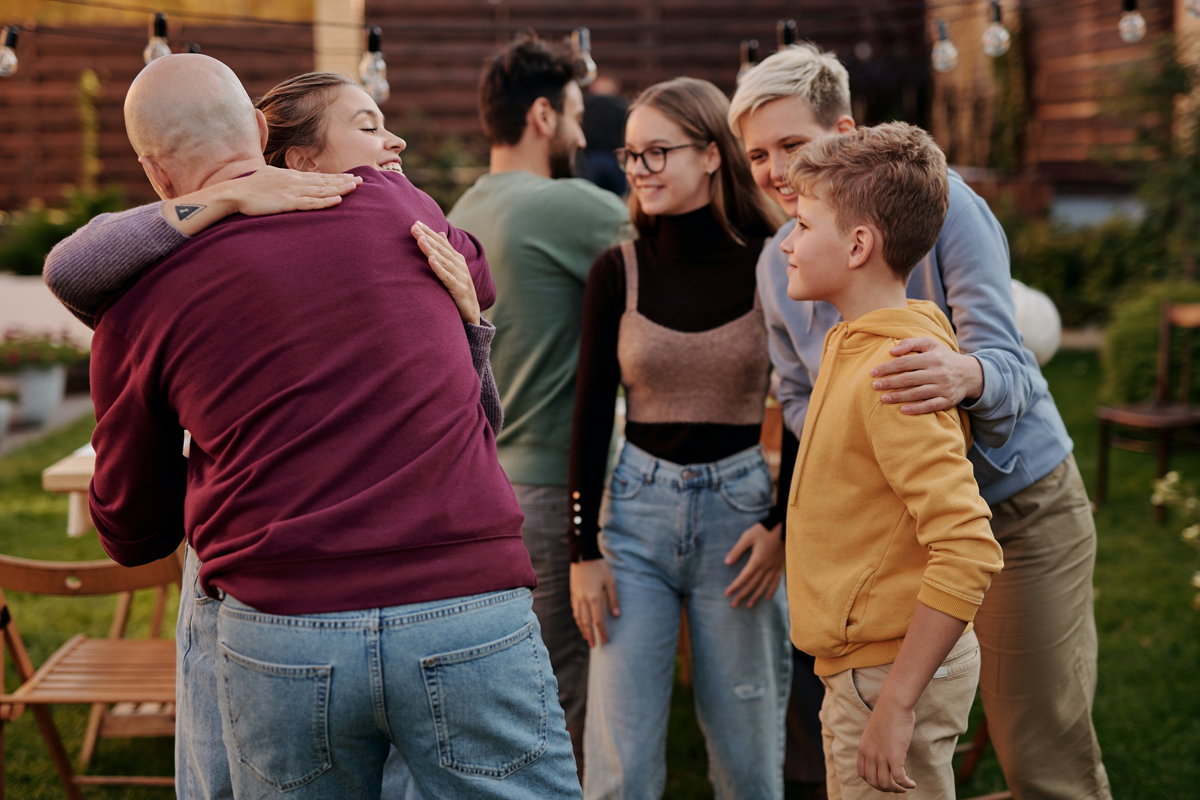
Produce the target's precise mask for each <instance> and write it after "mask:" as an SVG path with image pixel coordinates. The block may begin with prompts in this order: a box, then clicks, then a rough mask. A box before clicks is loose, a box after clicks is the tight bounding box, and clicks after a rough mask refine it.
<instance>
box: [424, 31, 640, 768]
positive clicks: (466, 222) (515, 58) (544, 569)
mask: <svg viewBox="0 0 1200 800" xmlns="http://www.w3.org/2000/svg"><path fill="white" fill-rule="evenodd" d="M583 113H584V111H583V94H582V92H581V91H580V89H579V85H578V84H577V83H576V82H575V74H574V57H573V54H572V53H571V51H570V50H569V49H567V48H566V47H555V46H551V45H550V44H549V43H547V42H545V41H543V40H541V39H538V38H536V37H532V36H521V37H518V38H517V39H516V40H515V41H514V42H513V43H512V44H510V45H509V46H508V47H506V48H504V49H503V50H502V51H500V52H499V53H497V54H496V55H495V56H494V57H493V58H492V59H490V60H489V61H488V62H487V64H486V65H485V66H484V69H483V74H482V75H481V76H480V80H479V114H480V118H481V120H482V122H483V129H484V132H485V133H486V134H487V137H488V141H489V142H491V168H490V170H489V172H488V174H486V175H484V176H482V177H481V178H480V179H479V180H478V181H476V183H475V185H474V186H472V187H471V188H470V189H468V190H467V191H466V193H465V194H464V195H463V196H462V197H461V198H460V199H459V201H458V202H457V203H456V204H455V205H454V208H453V209H451V210H450V213H449V214H448V215H447V219H448V220H450V221H451V223H452V224H453V225H455V226H456V227H458V228H461V229H463V230H469V231H471V233H472V234H473V235H475V236H476V237H478V238H479V241H480V242H481V243H482V244H483V247H484V249H485V251H486V252H487V254H488V263H489V265H490V266H491V271H492V277H493V279H494V281H495V283H496V304H495V306H493V308H492V310H491V312H490V313H491V319H492V322H493V323H495V325H496V337H495V339H494V340H493V342H492V350H491V357H492V369H493V372H494V374H495V378H496V384H497V386H498V387H499V390H500V398H501V401H502V403H503V406H504V409H505V418H506V423H507V424H506V427H505V429H504V430H503V431H502V432H501V433H500V435H499V436H498V437H497V438H496V450H497V453H498V455H499V457H500V464H501V465H502V466H503V467H504V471H505V472H506V473H508V477H509V480H511V481H512V484H513V490H514V491H515V492H516V496H517V502H518V503H519V504H520V505H521V508H522V510H523V511H524V512H525V524H524V526H523V528H522V536H523V537H524V540H525V546H526V547H527V548H528V549H529V554H530V557H531V558H532V559H533V566H534V571H535V572H536V573H537V576H538V585H537V588H536V589H535V590H534V611H535V613H536V614H537V617H538V621H539V623H540V624H541V628H542V638H543V640H544V641H545V643H546V648H547V649H548V650H549V651H550V663H551V665H552V666H553V668H554V674H555V676H556V677H557V678H558V697H559V701H560V702H561V703H562V707H563V709H564V711H565V713H566V717H567V730H568V731H570V733H571V742H572V745H573V746H574V748H575V754H576V762H577V766H578V767H579V769H580V771H581V772H582V771H583V769H584V766H585V764H584V761H583V753H582V748H583V726H584V717H585V709H586V702H587V682H588V647H587V643H586V642H585V641H584V640H583V637H582V636H580V634H579V631H578V629H577V628H576V627H575V623H574V621H573V618H572V614H571V594H570V584H569V575H570V561H569V558H568V553H567V528H568V526H569V524H570V520H571V517H572V516H573V514H572V511H571V508H570V504H569V503H568V502H567V498H566V486H567V458H568V454H569V452H570V440H571V411H572V408H573V406H574V403H575V374H576V362H577V358H578V352H579V336H580V314H581V309H582V307H583V292H584V284H585V283H586V281H587V279H588V270H589V268H590V267H591V264H592V261H593V260H595V258H596V256H597V255H599V254H600V253H601V252H602V251H603V250H604V249H605V248H607V247H609V246H611V245H612V244H613V243H614V242H617V241H620V240H621V239H624V238H627V237H628V236H629V235H630V233H629V231H630V228H629V213H628V212H627V211H626V210H625V206H624V204H623V203H622V202H621V200H620V199H619V198H617V197H616V196H614V195H613V194H612V193H610V192H606V191H604V190H602V189H599V188H597V187H596V186H594V185H593V184H591V183H589V182H587V181H585V180H581V179H578V178H572V177H571V173H572V165H573V163H574V159H575V153H576V152H577V151H578V150H579V149H580V148H582V147H583V146H584V145H585V144H586V142H585V140H584V138H583V131H582V129H581V127H580V120H581V119H582V118H583Z"/></svg>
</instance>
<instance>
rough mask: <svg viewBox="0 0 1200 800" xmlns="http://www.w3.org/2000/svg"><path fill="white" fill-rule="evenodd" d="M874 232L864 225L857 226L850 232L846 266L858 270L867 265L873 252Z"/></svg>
mask: <svg viewBox="0 0 1200 800" xmlns="http://www.w3.org/2000/svg"><path fill="white" fill-rule="evenodd" d="M875 243H876V242H875V232H874V231H873V230H871V229H870V228H869V227H868V226H866V225H859V226H858V227H857V228H855V229H854V230H852V231H850V260H849V261H848V262H847V266H849V267H850V269H858V268H859V267H861V266H863V265H864V264H866V263H867V261H868V260H870V258H871V253H873V252H875Z"/></svg>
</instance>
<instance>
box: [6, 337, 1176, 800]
mask: <svg viewBox="0 0 1200 800" xmlns="http://www.w3.org/2000/svg"><path fill="white" fill-rule="evenodd" d="M1046 376H1047V378H1048V379H1049V381H1050V386H1051V389H1052V391H1053V392H1054V396H1055V399H1056V401H1057V402H1058V406H1059V409H1060V410H1061V411H1062V413H1063V417H1064V418H1065V419H1066V422H1067V427H1068V428H1069V429H1070V431H1071V435H1072V436H1073V437H1074V439H1075V444H1076V449H1075V454H1076V459H1077V460H1078V462H1079V467H1080V470H1081V471H1082V473H1083V476H1084V480H1085V481H1086V482H1087V485H1088V486H1089V487H1092V486H1094V485H1095V469H1096V437H1097V431H1096V424H1095V420H1094V416H1093V410H1094V408H1095V405H1096V401H1095V397H1096V394H1097V389H1098V387H1099V383H1100V370H1099V366H1098V363H1097V360H1096V357H1095V356H1094V355H1092V354H1084V353H1072V352H1067V353H1061V354H1059V355H1058V356H1057V357H1056V358H1055V359H1054V361H1052V362H1051V363H1050V364H1049V365H1048V367H1047V368H1046ZM89 429H90V425H89V424H88V422H87V421H83V422H80V423H79V424H77V425H75V426H73V427H71V428H69V429H67V430H64V431H61V432H59V433H56V434H54V435H53V436H51V437H49V438H48V439H46V440H44V441H42V442H40V443H37V444H35V445H32V446H30V447H28V448H25V449H24V450H20V451H18V452H16V453H13V454H10V455H9V456H7V457H6V458H4V459H3V460H0V552H5V553H10V554H13V555H20V556H27V557H33V558H55V559H76V558H93V557H99V556H100V555H101V551H100V548H99V546H98V545H97V544H96V541H95V538H94V537H85V538H83V539H68V538H67V537H66V535H65V533H64V530H65V523H66V514H67V509H66V500H65V499H64V498H62V497H58V496H54V495H49V494H46V493H45V492H43V491H42V490H41V478H40V471H41V469H42V468H43V467H45V466H46V465H48V464H50V463H52V462H54V461H55V460H57V459H59V458H61V457H62V456H64V455H66V454H68V453H69V452H70V451H71V450H73V449H74V448H76V447H78V446H79V445H80V444H81V443H82V442H83V441H85V440H86V439H87V436H88V433H89ZM1174 466H1175V467H1176V468H1177V469H1179V471H1180V472H1181V473H1183V475H1184V477H1185V478H1191V479H1193V480H1194V479H1200V456H1194V455H1193V456H1178V457H1177V458H1176V459H1175V461H1174ZM1153 468H1154V467H1153V458H1152V457H1150V456H1144V455H1140V454H1135V453H1125V452H1115V453H1114V454H1113V457H1112V462H1111V469H1112V473H1111V478H1110V500H1109V502H1108V504H1107V505H1106V506H1105V507H1104V508H1102V509H1100V511H1099V512H1098V514H1097V515H1096V527H1097V530H1098V534H1099V547H1098V556H1097V563H1096V581H1095V584H1096V621H1097V625H1098V628H1099V633H1100V682H1099V688H1098V690H1097V695H1096V705H1095V720H1096V726H1097V729H1098V731H1099V736H1100V744H1101V746H1102V747H1103V749H1104V760H1105V764H1106V765H1107V767H1108V773H1109V777H1110V779H1111V780H1112V784H1113V790H1114V794H1115V795H1116V796H1117V797H1118V798H1122V800H1125V799H1127V798H1128V799H1130V800H1140V799H1141V798H1146V799H1147V800H1158V799H1159V798H1163V799H1164V800H1166V799H1170V800H1175V799H1176V798H1185V797H1195V796H1197V791H1198V790H1197V788H1196V787H1197V786H1200V614H1197V613H1196V612H1194V611H1193V610H1192V609H1191V598H1192V595H1193V594H1194V590H1193V589H1192V588H1191V587H1190V580H1191V576H1192V574H1193V573H1194V572H1195V571H1196V570H1198V569H1200V556H1198V555H1197V553H1196V552H1195V551H1194V550H1192V549H1191V548H1189V547H1188V546H1187V545H1186V544H1184V543H1183V542H1181V541H1180V539H1179V529H1180V527H1181V525H1179V524H1176V523H1175V522H1172V523H1170V524H1168V525H1166V526H1162V527H1160V526H1158V525H1156V524H1154V521H1153V513H1152V509H1151V507H1150V505H1149V496H1150V492H1151V482H1152V480H1153ZM9 600H10V603H11V606H12V609H13V615H14V618H15V619H16V620H17V622H18V624H19V625H20V626H21V630H22V635H23V636H24V637H25V641H26V644H27V645H28V647H29V649H30V652H31V655H32V657H33V660H34V662H35V663H40V662H41V661H42V660H43V659H44V658H45V657H46V656H47V655H48V654H49V653H50V652H52V651H53V649H54V648H55V647H57V646H58V644H60V643H61V642H62V641H64V640H66V639H67V638H68V637H69V636H70V635H71V634H74V633H76V632H78V631H80V630H83V631H86V632H88V633H90V634H93V635H100V636H103V635H106V632H107V627H108V621H109V619H110V616H111V604H109V603H107V602H101V603H95V602H91V601H88V600H73V599H66V600H57V599H56V600H46V599H41V598H30V597H28V596H23V595H18V594H16V593H12V594H10V596H9ZM149 609H150V597H149V595H147V596H146V597H142V598H139V603H138V604H137V605H136V606H135V620H136V621H138V622H139V623H140V625H141V629H142V630H144V628H145V625H146V621H147V619H148V617H149ZM139 612H140V613H139ZM7 677H8V680H9V681H10V684H9V687H10V688H11V687H12V684H11V681H12V675H11V670H10V671H9V672H8V675H7ZM86 716H87V715H86V710H85V709H82V708H79V709H76V708H59V709H56V710H55V719H56V720H57V722H58V724H59V728H60V731H61V732H62V734H63V737H64V739H65V742H66V746H67V749H68V751H69V752H71V753H77V752H78V749H79V743H80V739H81V737H82V732H83V726H84V723H85V721H86ZM5 756H6V759H7V780H8V789H9V792H10V795H9V796H10V797H14V798H20V799H21V800H51V798H59V797H61V796H62V790H61V788H60V787H59V785H58V782H57V778H56V777H55V774H54V771H53V768H52V767H51V765H50V760H49V758H48V757H47V756H46V753H45V749H44V747H43V746H42V742H41V739H40V737H39V735H38V732H37V728H36V726H35V725H34V722H33V719H32V717H31V716H30V715H28V714H26V715H25V716H24V717H22V718H21V719H20V720H18V721H17V722H16V723H14V724H13V725H12V726H10V727H8V729H7V747H6V752H5ZM170 770H171V743H170V741H168V740H132V741H121V740H105V741H102V742H101V744H100V746H99V749H98V754H97V757H96V759H95V762H94V764H93V767H92V769H91V770H90V771H92V772H96V773H105V772H122V771H124V772H141V773H142V774H169V773H170ZM706 773H707V764H706V760H705V754H704V743H703V740H702V738H701V736H700V734H699V731H698V728H697V727H696V722H695V716H694V714H693V712H692V703H691V698H690V697H689V696H688V694H687V692H685V691H684V690H682V689H680V688H678V687H677V689H676V692H675V698H674V702H673V704H672V712H671V727H670V736H669V742H668V783H667V792H666V797H667V798H669V799H670V800H677V799H680V800H691V799H692V798H697V799H698V798H709V797H712V792H711V790H710V788H709V786H708V781H707V778H706ZM1003 781H1004V779H1003V776H1002V775H1001V773H1000V770H999V767H998V766H997V764H996V761H995V758H994V756H992V755H991V754H990V753H989V755H988V757H987V758H985V759H984V761H983V762H982V764H981V766H980V768H979V770H978V772H977V773H976V776H975V778H974V779H973V780H972V781H971V783H970V784H969V785H967V786H964V787H962V788H961V790H960V792H959V796H960V797H964V798H967V797H973V796H975V795H981V794H986V793H989V792H995V791H999V790H1001V789H1003V788H1004V783H1003ZM86 791H87V796H88V797H89V798H94V799H95V800H109V799H111V800H117V799H118V798H120V800H165V798H169V797H171V796H172V794H171V792H170V791H168V790H164V789H120V788H89V789H88V790H86ZM788 796H789V798H801V797H804V796H805V793H804V792H802V791H801V790H800V789H799V787H791V788H790V789H789V794H788Z"/></svg>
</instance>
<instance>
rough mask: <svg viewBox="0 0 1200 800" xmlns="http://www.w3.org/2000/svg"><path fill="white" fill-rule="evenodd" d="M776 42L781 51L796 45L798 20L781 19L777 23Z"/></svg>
mask: <svg viewBox="0 0 1200 800" xmlns="http://www.w3.org/2000/svg"><path fill="white" fill-rule="evenodd" d="M775 42H776V45H777V47H778V49H780V50H783V49H785V48H788V47H791V46H792V45H794V44H795V43H796V20H794V19H781V20H779V22H776V23H775Z"/></svg>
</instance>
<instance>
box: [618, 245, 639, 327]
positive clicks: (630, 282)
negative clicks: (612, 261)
mask: <svg viewBox="0 0 1200 800" xmlns="http://www.w3.org/2000/svg"><path fill="white" fill-rule="evenodd" d="M621 255H622V256H624V257H625V310H626V311H637V301H638V262H637V250H636V249H635V248H634V246H633V239H626V240H625V241H623V242H621Z"/></svg>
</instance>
